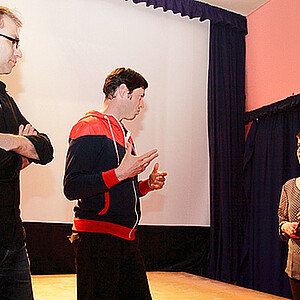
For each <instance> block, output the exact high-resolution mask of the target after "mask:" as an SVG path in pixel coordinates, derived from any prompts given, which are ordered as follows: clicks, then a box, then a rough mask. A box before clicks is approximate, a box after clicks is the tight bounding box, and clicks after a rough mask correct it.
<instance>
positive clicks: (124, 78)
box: [103, 67, 148, 98]
mask: <svg viewBox="0 0 300 300" xmlns="http://www.w3.org/2000/svg"><path fill="white" fill-rule="evenodd" d="M122 83H124V84H126V86H127V88H128V90H129V93H132V91H133V90H135V89H137V88H143V89H146V88H147V87H148V82H147V81H146V79H145V78H144V77H143V76H142V75H141V74H139V73H138V72H136V71H134V70H132V69H129V68H124V67H123V68H117V69H115V70H114V71H112V72H111V73H110V74H109V75H108V76H107V77H106V79H105V82H104V85H103V93H104V94H105V98H112V97H113V95H114V93H115V91H116V89H117V88H118V87H119V86H120V85H121V84H122Z"/></svg>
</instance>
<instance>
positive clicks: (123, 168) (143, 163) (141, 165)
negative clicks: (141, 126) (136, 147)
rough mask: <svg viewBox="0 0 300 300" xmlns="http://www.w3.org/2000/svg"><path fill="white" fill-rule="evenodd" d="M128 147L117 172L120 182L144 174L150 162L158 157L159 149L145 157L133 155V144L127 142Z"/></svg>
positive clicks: (144, 155) (149, 152)
mask: <svg viewBox="0 0 300 300" xmlns="http://www.w3.org/2000/svg"><path fill="white" fill-rule="evenodd" d="M126 145H127V151H126V153H125V156H124V157H123V159H122V161H121V164H120V166H119V167H118V168H116V171H115V172H116V176H117V178H118V179H119V181H122V180H124V179H126V178H130V177H134V176H135V175H138V174H140V173H142V172H143V171H145V170H146V168H147V167H148V166H149V164H150V162H151V161H152V160H153V159H155V158H157V157H158V153H157V149H153V150H151V151H148V152H147V153H145V154H143V155H132V154H131V152H132V144H131V143H129V142H127V143H126Z"/></svg>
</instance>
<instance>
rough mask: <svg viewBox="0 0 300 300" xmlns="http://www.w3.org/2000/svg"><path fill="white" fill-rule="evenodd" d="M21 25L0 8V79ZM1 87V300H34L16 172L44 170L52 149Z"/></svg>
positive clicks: (12, 60)
mask: <svg viewBox="0 0 300 300" xmlns="http://www.w3.org/2000/svg"><path fill="white" fill-rule="evenodd" d="M21 26H22V23H21V21H20V20H19V19H18V17H17V16H16V15H15V14H14V13H13V12H12V11H10V10H9V9H8V8H6V7H2V6H0V75H7V74H10V73H11V71H12V69H13V67H14V66H15V65H16V63H17V60H18V59H19V58H21V57H22V52H21V50H20V47H19V29H20V28H21ZM5 88H6V86H5V84H4V83H3V82H1V81H0V299H6V300H7V299H14V300H18V299H19V300H30V299H33V292H32V286H31V276H30V270H29V260H28V255H27V251H26V248H25V232H24V228H23V225H22V220H21V218H20V208H19V205H20V183H19V175H20V171H21V170H22V169H24V168H25V167H27V166H28V165H29V164H30V163H32V162H34V163H38V164H43V165H44V164H47V163H48V162H50V161H51V160H52V159H53V148H52V145H51V142H50V140H49V138H48V137H47V135H45V134H43V133H39V132H38V131H37V130H36V129H34V128H33V126H32V125H31V124H30V123H29V122H28V121H27V120H26V119H25V118H24V117H23V115H22V114H21V112H20V111H19V109H18V107H17V105H16V103H15V102H14V100H13V99H12V97H10V96H9V95H8V94H7V92H6V90H5Z"/></svg>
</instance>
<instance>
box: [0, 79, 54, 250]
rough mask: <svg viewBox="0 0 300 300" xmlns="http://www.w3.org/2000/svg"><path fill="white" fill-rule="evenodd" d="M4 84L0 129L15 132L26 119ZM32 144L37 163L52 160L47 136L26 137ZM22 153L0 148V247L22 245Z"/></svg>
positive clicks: (1, 86) (1, 85)
mask: <svg viewBox="0 0 300 300" xmlns="http://www.w3.org/2000/svg"><path fill="white" fill-rule="evenodd" d="M5 87H6V86H5V84H4V83H3V82H1V81H0V132H1V133H11V134H18V130H19V125H21V124H24V125H26V124H28V123H29V122H28V121H27V120H26V119H25V118H24V117H23V116H22V114H21V112H20V111H19V109H18V107H17V105H16V103H15V102H14V100H13V99H12V98H11V97H10V96H9V95H8V94H7V93H6V91H5ZM26 138H28V139H29V140H30V141H31V143H32V144H33V145H34V147H35V149H36V152H37V154H38V156H39V160H31V161H32V162H35V163H38V164H43V165H44V164H47V163H48V162H50V161H51V160H52V159H53V148H52V145H51V143H50V140H49V138H48V137H47V136H46V135H45V134H43V133H38V134H37V135H35V136H34V135H31V136H26ZM21 166H22V158H21V155H19V154H17V153H15V152H12V151H5V150H4V149H2V148H0V247H5V248H7V249H12V248H13V242H14V241H15V245H16V246H17V248H20V247H22V246H23V245H24V239H25V236H24V233H23V226H22V221H21V218H20V208H19V206H20V182H19V175H20V169H21Z"/></svg>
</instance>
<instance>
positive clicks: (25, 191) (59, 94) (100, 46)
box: [1, 0, 209, 225]
mask: <svg viewBox="0 0 300 300" xmlns="http://www.w3.org/2000/svg"><path fill="white" fill-rule="evenodd" d="M1 5H4V6H8V7H9V8H12V9H14V8H16V9H17V10H18V11H19V12H20V15H21V17H22V20H23V22H24V25H23V28H22V30H21V34H20V39H21V42H20V45H21V50H22V51H23V54H24V57H23V58H22V59H21V60H20V61H19V63H18V65H17V67H16V68H15V69H14V71H13V73H12V74H11V75H10V76H2V77H1V80H3V81H4V82H6V84H7V90H8V91H9V93H10V94H11V95H12V96H13V97H14V99H15V100H16V102H17V104H18V105H19V107H20V109H21V111H22V112H23V114H24V115H25V116H26V118H27V119H28V120H29V121H30V122H31V123H32V124H33V125H34V126H35V127H36V128H37V129H38V130H39V131H41V132H46V133H47V134H48V135H49V137H50V138H51V140H52V143H53V145H54V148H55V160H54V161H53V162H52V163H51V164H50V165H48V166H35V165H32V166H30V167H29V168H27V169H26V170H24V171H23V172H22V178H21V188H22V205H21V206H22V216H23V219H24V220H26V221H43V222H45V221H46V222H47V221H48V222H71V221H72V218H73V212H72V208H73V205H74V204H75V202H68V201H67V200H66V198H65V197H64V196H63V193H62V177H63V172H64V164H65V155H66V149H67V142H68V135H69V131H70V129H71V127H72V125H73V124H74V123H75V122H76V121H77V120H78V119H79V118H80V117H81V116H83V115H84V114H85V112H86V111H88V110H90V109H100V108H101V106H102V103H103V94H102V86H103V82H104V78H105V77H106V75H107V74H108V73H109V72H110V71H112V70H113V69H115V68H116V67H119V66H126V67H131V68H133V69H135V70H136V71H138V72H140V73H141V74H142V75H144V76H145V78H146V79H147V80H148V82H149V85H150V87H149V88H148V90H147V91H146V98H145V101H146V107H145V109H144V111H143V112H142V114H141V115H140V116H139V117H138V118H137V119H136V120H135V121H134V122H127V123H126V125H127V127H129V129H130V131H131V132H132V133H133V136H134V138H135V141H136V144H137V149H138V152H139V153H140V154H141V153H144V152H146V151H148V150H150V149H152V148H158V149H159V153H160V157H159V159H158V161H159V162H160V165H161V169H163V170H166V171H168V173H169V175H168V179H167V185H166V187H165V188H164V190H162V191H160V192H155V193H150V194H149V195H147V197H145V198H143V200H142V202H143V203H142V210H143V218H142V224H153V225H157V224H166V225H209V188H208V186H209V185H208V177H209V175H208V142H207V122H206V86H207V68H208V42H209V41H208V37H209V23H208V22H204V23H200V22H199V21H198V20H192V21H191V20H189V19H188V18H182V17H180V16H179V15H174V14H173V13H171V12H168V13H163V12H162V10H160V9H156V10H154V9H153V8H146V7H145V6H144V5H143V4H140V5H135V4H133V3H132V2H130V1H128V2H125V1H122V0H51V1H49V0H26V1H24V0H3V1H2V2H1ZM152 166H153V163H152V164H151V165H150V167H149V170H147V171H145V173H144V174H142V175H141V176H140V178H141V179H143V178H146V176H148V174H149V172H150V169H152Z"/></svg>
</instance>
